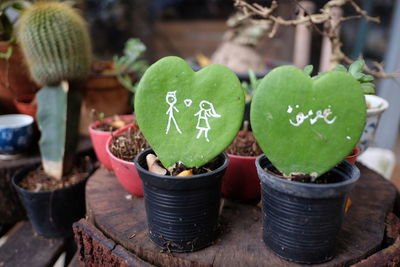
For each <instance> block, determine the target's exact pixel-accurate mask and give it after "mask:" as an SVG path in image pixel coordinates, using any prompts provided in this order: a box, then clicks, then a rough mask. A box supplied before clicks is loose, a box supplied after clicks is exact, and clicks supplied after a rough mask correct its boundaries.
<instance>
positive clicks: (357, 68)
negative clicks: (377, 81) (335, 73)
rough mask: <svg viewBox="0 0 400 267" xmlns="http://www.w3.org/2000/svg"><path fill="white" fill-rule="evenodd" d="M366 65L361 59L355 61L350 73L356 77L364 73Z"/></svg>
mask: <svg viewBox="0 0 400 267" xmlns="http://www.w3.org/2000/svg"><path fill="white" fill-rule="evenodd" d="M364 65H365V62H364V60H361V59H359V60H357V61H354V62H353V63H352V64H351V65H350V67H349V73H351V75H353V76H354V75H355V74H356V73H358V72H362V70H363V68H364Z"/></svg>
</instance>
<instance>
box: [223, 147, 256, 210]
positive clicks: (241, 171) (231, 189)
mask: <svg viewBox="0 0 400 267" xmlns="http://www.w3.org/2000/svg"><path fill="white" fill-rule="evenodd" d="M228 156H229V160H230V162H229V165H228V167H227V169H226V172H225V175H224V177H223V178H222V195H223V196H224V197H226V198H230V199H234V200H241V201H249V202H253V201H254V202H258V201H259V200H260V197H261V193H260V180H259V179H258V175H257V169H256V164H255V162H256V157H248V156H236V155H232V154H228Z"/></svg>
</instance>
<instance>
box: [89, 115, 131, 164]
mask: <svg viewBox="0 0 400 267" xmlns="http://www.w3.org/2000/svg"><path fill="white" fill-rule="evenodd" d="M120 118H121V119H122V120H124V121H132V120H133V119H134V118H135V116H134V115H121V116H120ZM112 119H113V117H107V118H105V119H103V120H102V121H105V122H110V121H112ZM102 121H96V122H94V123H92V124H91V125H90V126H89V127H88V128H89V134H90V139H91V140H92V144H93V148H94V152H95V153H96V156H97V159H98V160H99V161H100V163H101V164H102V165H103V166H104V167H105V168H106V169H108V170H109V171H112V166H111V161H110V157H109V155H108V154H107V151H106V143H107V139H108V138H109V137H110V136H112V134H113V132H105V131H100V130H96V129H95V128H96V127H97V126H98V125H99V124H100V123H101V122H102Z"/></svg>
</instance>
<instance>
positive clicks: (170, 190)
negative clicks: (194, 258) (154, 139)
mask: <svg viewBox="0 0 400 267" xmlns="http://www.w3.org/2000/svg"><path fill="white" fill-rule="evenodd" d="M149 153H153V151H152V150H151V149H147V150H144V151H143V152H142V153H140V154H139V155H138V156H137V158H136V161H135V164H136V166H137V169H138V172H139V175H140V178H141V179H142V181H143V189H144V200H145V206H146V214H147V221H148V227H149V235H150V239H151V240H152V241H153V242H154V243H156V244H157V245H158V246H160V247H162V248H164V249H166V250H169V251H174V252H189V251H196V250H199V249H202V248H204V247H207V246H209V245H210V244H211V243H212V242H213V241H214V239H215V238H216V236H217V234H218V214H219V207H220V199H221V179H222V176H223V174H224V172H225V169H226V166H227V165H228V161H229V159H228V157H227V155H226V154H220V155H219V156H218V157H217V161H218V164H217V166H218V168H217V169H215V170H214V171H212V172H209V173H205V174H200V175H193V176H189V177H176V176H163V175H157V174H154V173H151V172H149V171H148V170H147V164H146V155H147V154H149Z"/></svg>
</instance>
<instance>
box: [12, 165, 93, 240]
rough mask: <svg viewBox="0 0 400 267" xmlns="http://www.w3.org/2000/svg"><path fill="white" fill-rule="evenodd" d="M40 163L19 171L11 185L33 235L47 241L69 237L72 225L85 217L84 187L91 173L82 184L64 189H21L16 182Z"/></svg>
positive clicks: (91, 170) (90, 172)
mask: <svg viewBox="0 0 400 267" xmlns="http://www.w3.org/2000/svg"><path fill="white" fill-rule="evenodd" d="M38 166H39V164H34V165H31V166H27V167H25V168H23V169H20V170H18V171H17V172H16V173H15V175H14V176H13V178H12V185H13V186H14V188H15V189H16V191H17V193H18V196H19V198H20V200H21V202H22V205H23V206H24V208H25V210H26V213H27V215H28V218H29V220H30V222H31V224H32V227H33V229H34V231H35V232H36V233H38V234H39V235H41V236H43V237H46V238H59V237H67V236H71V235H72V233H73V232H72V223H74V222H76V221H78V220H79V219H80V218H83V217H84V216H85V211H86V208H85V185H86V182H87V180H88V178H89V176H90V175H91V174H92V172H93V166H89V170H88V171H89V175H88V176H87V177H86V178H85V179H84V180H82V181H81V182H79V183H77V184H74V185H71V186H68V187H66V188H62V189H57V190H50V191H40V192H33V191H29V190H25V189H24V188H22V187H20V186H19V185H18V183H19V182H20V181H21V180H22V179H23V178H25V176H26V175H27V174H28V173H29V172H30V171H31V170H34V169H36V168H37V167H38Z"/></svg>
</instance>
